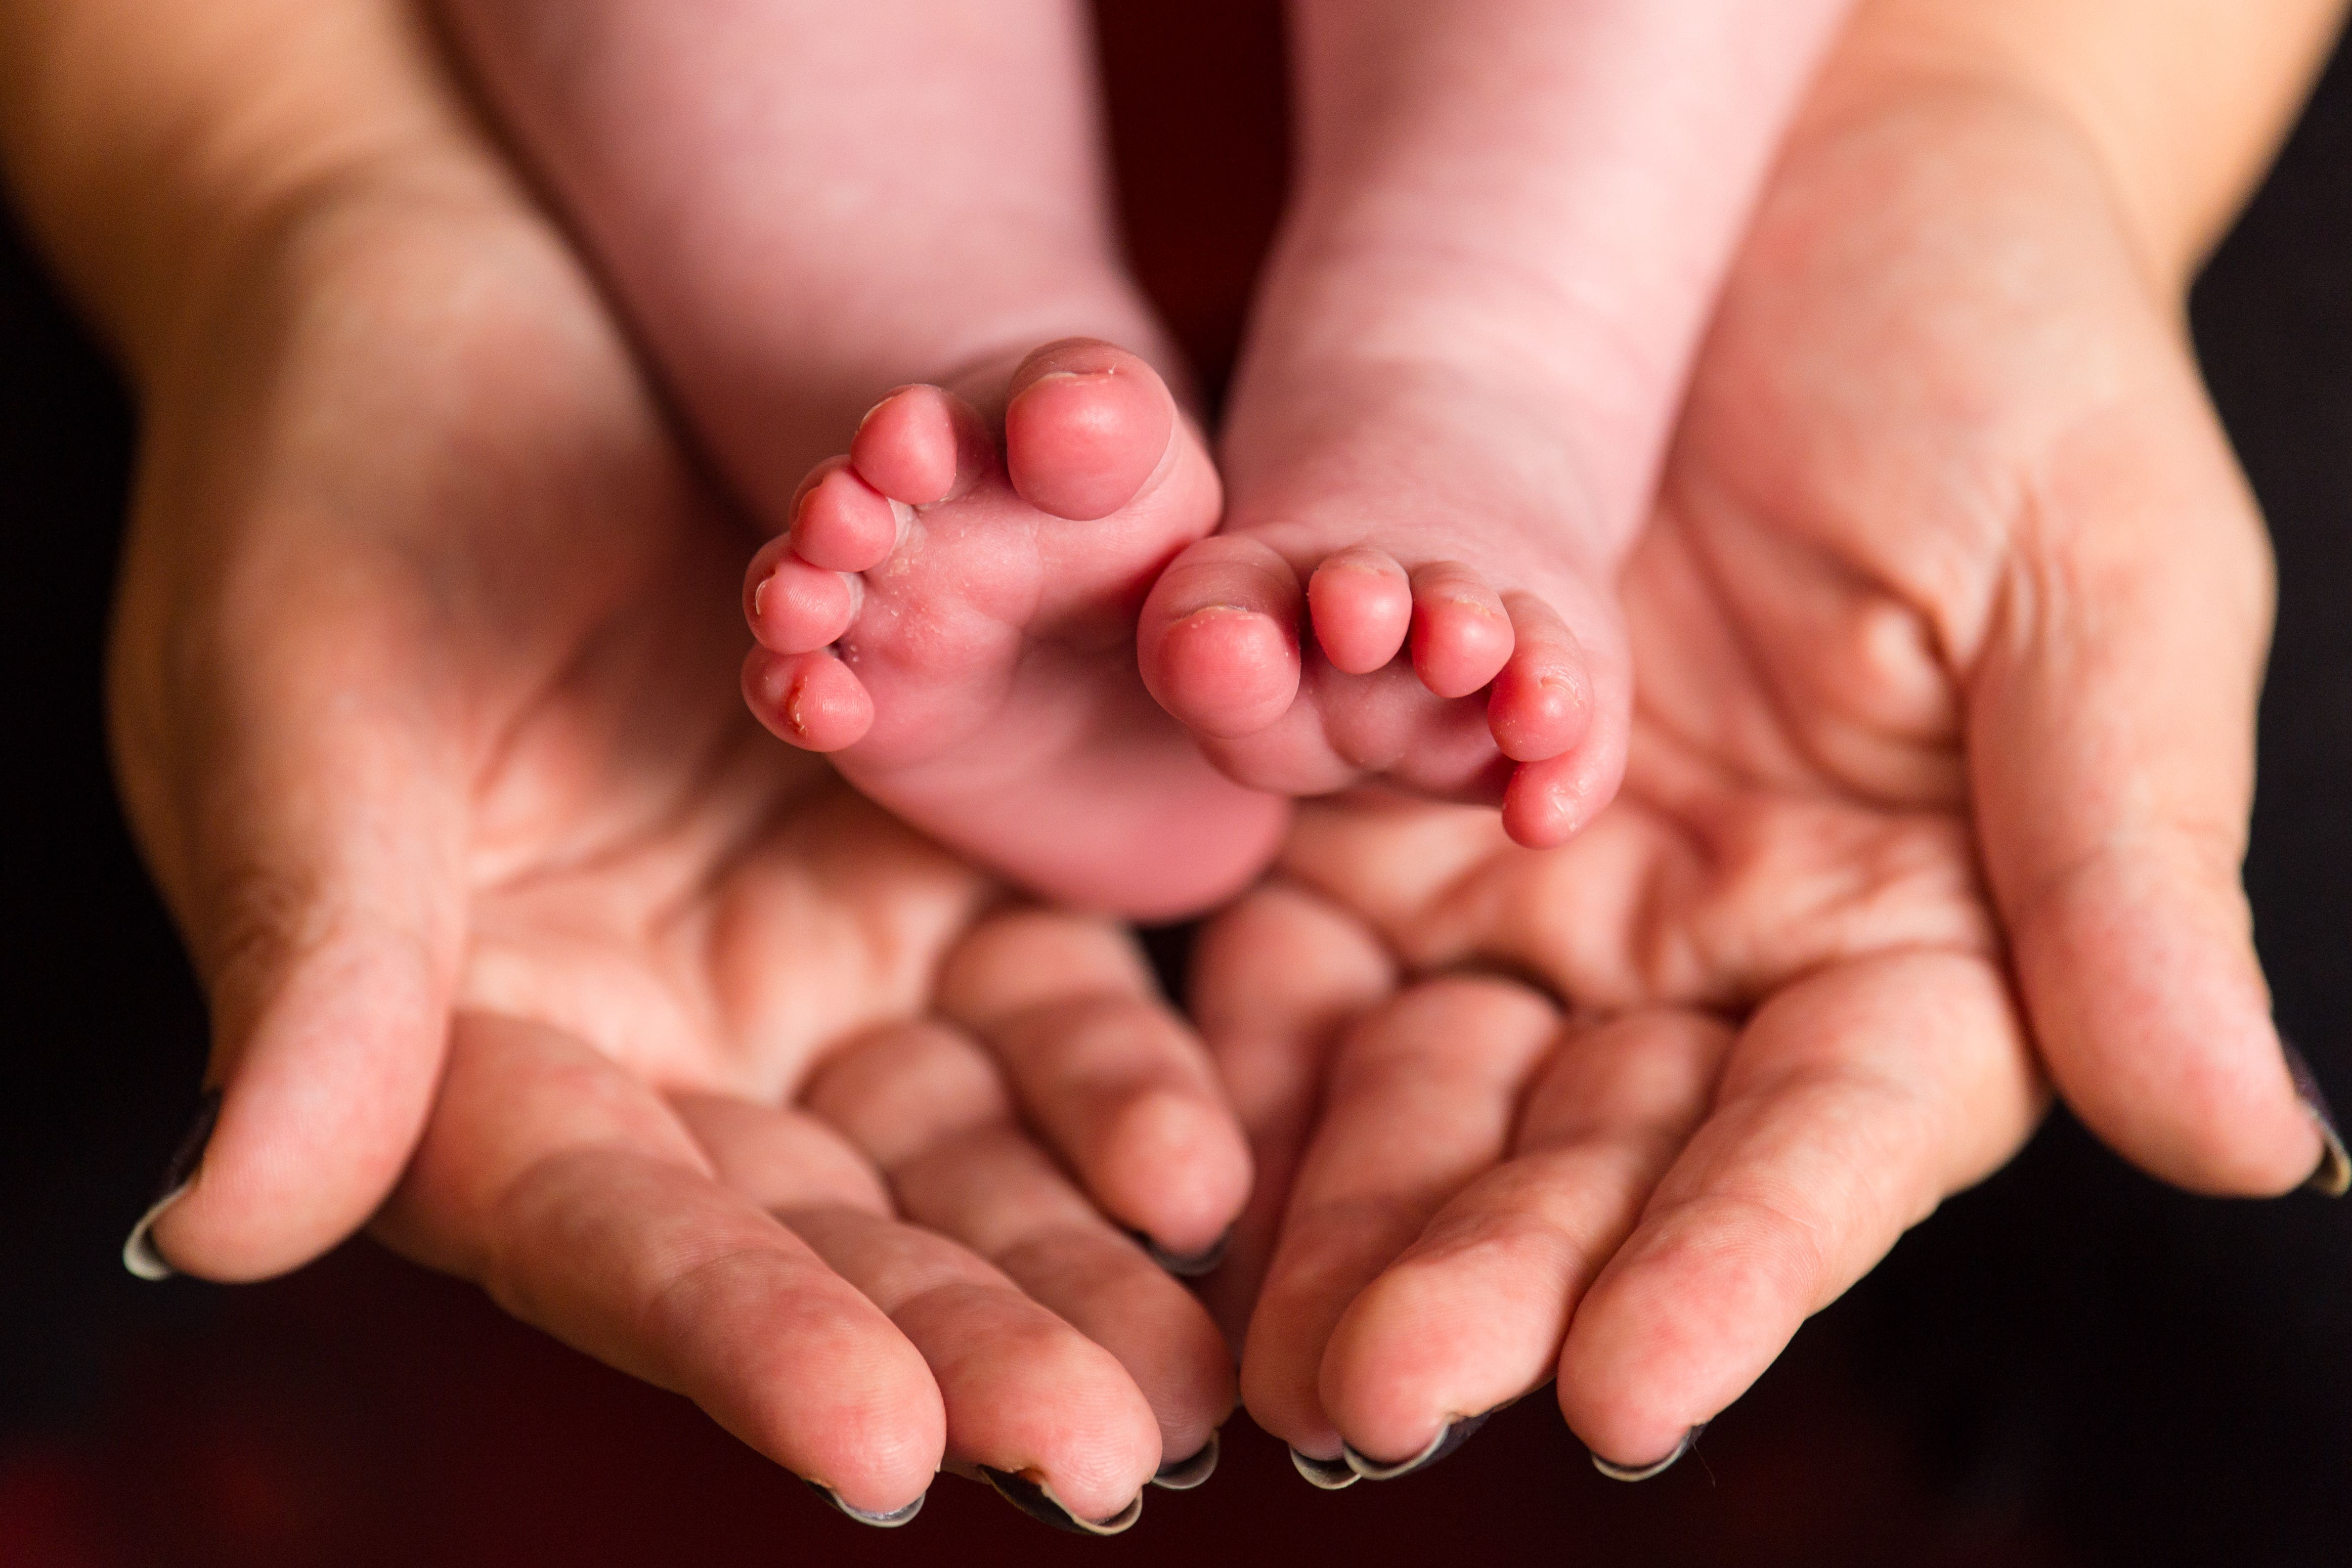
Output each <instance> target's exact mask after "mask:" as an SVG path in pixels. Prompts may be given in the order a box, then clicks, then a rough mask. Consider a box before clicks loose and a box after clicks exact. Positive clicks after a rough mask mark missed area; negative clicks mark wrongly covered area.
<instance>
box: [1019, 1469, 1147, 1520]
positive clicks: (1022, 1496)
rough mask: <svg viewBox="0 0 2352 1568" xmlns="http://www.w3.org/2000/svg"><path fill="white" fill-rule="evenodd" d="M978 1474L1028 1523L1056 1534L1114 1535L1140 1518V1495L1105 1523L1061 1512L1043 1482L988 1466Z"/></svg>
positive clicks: (1050, 1489) (1069, 1512)
mask: <svg viewBox="0 0 2352 1568" xmlns="http://www.w3.org/2000/svg"><path fill="white" fill-rule="evenodd" d="M980 1473H981V1474H982V1475H983V1476H986V1477H987V1478H988V1484H989V1485H990V1486H992V1487H994V1488H995V1489H996V1490H997V1492H998V1494H999V1495H1000V1496H1002V1497H1003V1499H1004V1500H1005V1501H1006V1502H1009V1503H1011V1504H1012V1505H1013V1507H1014V1508H1017V1509H1019V1510H1021V1511H1022V1512H1023V1513H1025V1514H1027V1515H1028V1516H1029V1517H1030V1518H1031V1519H1034V1520H1036V1521H1038V1522H1039V1523H1041V1524H1050V1525H1052V1526H1053V1527H1054V1528H1055V1530H1067V1531H1073V1532H1075V1533H1076V1534H1079V1535H1117V1534H1118V1533H1119V1532H1120V1531H1123V1530H1126V1529H1127V1528H1128V1527H1129V1526H1130V1525H1132V1524H1133V1523H1134V1522H1135V1521H1137V1520H1139V1519H1141V1518H1142V1517H1143V1494H1142V1493H1141V1492H1138V1493H1136V1494H1135V1500H1134V1501H1133V1502H1130V1503H1129V1504H1128V1505H1127V1506H1126V1507H1125V1508H1123V1509H1120V1510H1118V1512H1117V1513H1115V1514H1112V1515H1111V1516H1110V1517H1109V1518H1108V1519H1080V1518H1079V1517H1078V1516H1077V1515H1076V1514H1075V1513H1072V1512H1071V1511H1070V1510H1068V1509H1066V1508H1064V1507H1063V1506H1062V1500H1061V1499H1059V1498H1057V1497H1055V1495H1054V1489H1053V1488H1051V1487H1049V1486H1047V1485H1046V1484H1045V1482H1043V1481H1033V1480H1031V1479H1029V1478H1028V1477H1027V1476H1023V1475H1016V1474H1014V1473H1013V1471H1011V1470H1000V1469H997V1468H994V1467H992V1466H989V1465H982V1466H981V1467H980Z"/></svg>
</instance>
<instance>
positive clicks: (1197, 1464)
mask: <svg viewBox="0 0 2352 1568" xmlns="http://www.w3.org/2000/svg"><path fill="white" fill-rule="evenodd" d="M1217 1448H1218V1443H1217V1434H1215V1433H1214V1432H1212V1433H1210V1434H1209V1440H1208V1441H1207V1442H1205V1443H1203V1444H1202V1445H1201V1450H1200V1452H1199V1453H1196V1454H1194V1455H1193V1456H1192V1458H1189V1459H1171V1460H1170V1461H1169V1462H1168V1463H1166V1464H1164V1465H1162V1466H1160V1468H1158V1469H1156V1470H1154V1471H1152V1472H1151V1484H1152V1485H1153V1486H1155V1487H1162V1488H1165V1489H1168V1490H1169V1491H1171V1492H1189V1491H1191V1490H1192V1489H1193V1488H1194V1487H1197V1486H1199V1485H1200V1484H1201V1483H1202V1481H1205V1480H1207V1479H1209V1478H1210V1477H1211V1476H1213V1475H1214V1474H1216V1470H1217Z"/></svg>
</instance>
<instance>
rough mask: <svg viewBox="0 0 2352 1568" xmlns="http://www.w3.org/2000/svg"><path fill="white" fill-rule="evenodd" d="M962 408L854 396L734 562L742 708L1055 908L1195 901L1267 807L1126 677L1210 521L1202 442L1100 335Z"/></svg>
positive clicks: (1151, 910) (1253, 852)
mask: <svg viewBox="0 0 2352 1568" xmlns="http://www.w3.org/2000/svg"><path fill="white" fill-rule="evenodd" d="M989 401H990V403H991V405H992V406H991V407H990V408H989V409H988V410H987V411H986V412H984V411H983V409H982V406H980V405H975V403H973V402H971V401H969V400H967V399H966V398H964V397H963V396H961V395H958V394H957V393H955V392H952V391H949V390H947V389H944V388H941V387H939V386H929V385H919V386H908V387H901V388H900V389H898V391H896V392H894V393H892V394H891V395H889V396H888V397H887V398H885V399H884V400H883V401H882V402H881V403H880V404H878V405H876V406H875V408H874V409H873V411H872V412H871V413H869V414H868V415H867V416H866V419H865V421H864V422H863V423H862V424H861V426H859V428H858V432H857V436H856V440H855V441H853V442H852V443H851V447H850V450H849V452H848V454H847V455H846V456H845V457H841V458H834V459H831V460H829V461H827V462H825V463H824V464H822V465H820V466H819V467H818V468H817V469H816V470H815V472H814V473H812V474H811V475H810V476H809V478H808V479H807V481H806V482H805V483H804V484H803V487H802V489H801V492H800V494H799V496H798V497H797V499H796V500H795V501H794V504H793V521H792V527H791V531H790V532H789V533H787V534H785V535H783V536H782V537H780V538H778V539H776V540H773V541H772V542H770V543H769V544H768V545H767V547H766V548H764V549H762V550H761V552H760V553H759V554H758V555H757V556H756V557H755V558H754V559H753V561H752V563H751V571H750V573H749V574H748V576H747V578H746V582H745V601H744V607H745V611H746V614H747V615H748V616H749V617H750V620H751V629H752V633H753V635H754V636H755V637H757V639H758V642H759V646H758V647H756V648H754V649H753V650H752V652H751V656H750V658H748V660H747V661H746V662H745V665H744V668H743V690H744V695H745V697H746V699H747V700H749V701H750V703H751V708H752V710H753V711H754V712H755V713H757V714H758V715H759V716H760V718H761V721H762V722H763V723H765V724H766V725H767V726H768V727H769V728H770V729H771V730H772V731H775V732H776V733H777V734H778V735H780V736H782V738H783V739H785V740H787V741H790V742H793V744H795V745H798V746H803V747H805V748H807V749H809V750H812V751H819V752H830V753H832V755H833V758H834V761H835V763H836V765H838V766H839V768H840V769H841V771H842V773H844V774H845V775H846V776H847V777H848V778H849V779H850V780H851V781H852V782H854V783H855V784H857V786H858V787H859V788H860V789H861V790H863V791H864V792H865V793H866V795H869V796H871V797H872V798H874V799H875V800H877V801H879V802H880V803H881V804H883V805H887V806H888V807H889V808H890V809H891V810H892V811H895V812H897V813H898V814H899V815H900V816H904V817H905V818H906V819H907V820H908V821H909V822H912V823H915V824H917V825H918V826H921V827H922V828H924V829H925V830H926V831H928V832H929V833H931V834H933V835H934V836H936V837H939V838H940V839H942V840H943V841H945V842H947V843H950V844H952V845H954V846H955V847H958V848H961V849H962V850H964V851H966V852H967V853H969V854H971V855H973V856H975V857H976V858H980V859H982V860H983V861H985V862H987V863H988V864H990V865H992V866H993V867H995V868H997V869H999V870H1002V871H1003V872H1005V873H1007V874H1009V875H1011V876H1013V877H1014V878H1016V879H1019V880H1021V881H1023V882H1025V883H1027V884H1028V885H1029V886H1031V887H1033V888H1034V889H1038V890H1039V891H1041V892H1044V893H1045V894H1047V895H1049V896H1052V897H1054V898H1056V899H1060V900H1066V901H1070V902H1075V903H1078V904H1082V905H1087V906H1092V907H1095V908H1101V909H1108V910H1118V911H1119V912H1121V913H1126V914H1130V915H1138V916H1167V915H1172V914H1175V913H1179V912H1181V911H1183V910H1191V909H1197V908H1201V907H1203V906H1205V905H1207V904H1210V903H1213V902H1214V901H1215V900H1218V899H1220V898H1222V897H1223V896H1224V895H1226V894H1229V893H1231V892H1232V891H1234V889H1237V888H1238V887H1240V886H1241V885H1242V884H1243V883H1244V882H1245V881H1246V880H1247V879H1249V878H1250V877H1252V876H1253V875H1255V873H1256V871H1257V870H1258V868H1260V867H1261V866H1263V865H1264V864H1265V861H1266V860H1267V859H1268V858H1270V857H1271V856H1272V855H1273V853H1274V849H1275V846H1276V842H1277V841H1278V839H1279V837H1280V836H1281V832H1282V827H1283V824H1284V821H1285V819H1286V807H1285V805H1284V803H1283V802H1281V801H1280V800H1278V799H1276V798H1275V797H1274V796H1271V795H1264V794H1260V793H1258V792H1257V791H1256V790H1254V789H1251V788H1248V787H1245V786H1244V785H1243V784H1236V783H1234V782H1233V781H1231V780H1230V779H1228V778H1226V777H1224V776H1223V775H1222V774H1220V773H1218V772H1217V771H1216V770H1215V769H1214V768H1213V767H1212V766H1211V765H1210V764H1209V763H1208V762H1206V761H1205V760H1204V759H1203V758H1202V756H1201V755H1200V754H1199V752H1197V751H1196V750H1195V748H1194V747H1193V746H1192V742H1191V741H1190V739H1189V738H1188V737H1187V736H1186V734H1185V733H1184V731H1183V730H1182V729H1181V727H1180V726H1179V725H1177V724H1176V723H1175V722H1174V721H1171V719H1170V718H1169V717H1168V715H1167V714H1165V713H1163V712H1162V711H1160V709H1159V708H1157V707H1156V706H1155V705H1154V704H1153V703H1152V701H1151V699H1150V696H1149V695H1148V694H1147V693H1146V692H1145V690H1144V689H1143V686H1142V683H1141V682H1140V680H1139V679H1138V677H1137V674H1136V660H1135V657H1134V652H1133V637H1134V626H1135V621H1136V613H1137V609H1138V607H1139V605H1140V604H1141V602H1142V600H1143V597H1144V595H1145V593H1146V592H1147V591H1148V590H1149V589H1150V585H1151V583H1152V581H1153V579H1154V578H1155V577H1157V576H1158V575H1159V574H1160V571H1161V569H1162V568H1163V567H1165V566H1166V564H1167V563H1168V562H1169V561H1170V560H1171V558H1172V557H1174V556H1175V555H1176V554H1177V552H1180V551H1181V550H1182V549H1183V548H1184V547H1185V546H1186V545H1188V544H1191V543H1192V542H1195V541H1197V540H1199V539H1200V538H1201V537H1202V535H1204V534H1206V533H1207V532H1208V531H1209V530H1210V529H1211V528H1213V526H1214V525H1215V522H1216V519H1217V513H1218V508H1219V504H1220V500H1221V492H1220V489H1219V487H1218V482H1217V477H1216V473H1215V470H1214V468H1212V466H1211V465H1210V462H1209V458H1208V453H1207V450H1206V449H1205V447H1204V446H1203V445H1202V440H1201V437H1200V433H1199V431H1198V430H1197V428H1196V427H1195V426H1193V424H1192V420H1191V419H1190V418H1188V417H1187V416H1185V415H1184V414H1183V413H1182V411H1181V410H1180V409H1179V408H1178V407H1177V405H1176V401H1175V399H1174V397H1173V396H1172V395H1171V394H1170V392H1169V390H1168V387H1167V385H1166V384H1165V383H1164V382H1162V381H1161V380H1160V376H1159V375H1158V374H1155V373H1154V372H1153V371H1152V369H1151V368H1150V365H1148V364H1146V363H1144V362H1143V361H1142V360H1141V359H1139V358H1138V357H1137V356H1136V355H1134V354H1131V353H1127V352H1126V351H1125V350H1122V349H1118V348H1115V347H1113V346H1112V345H1110V344H1108V343H1103V342H1094V341H1091V340H1085V339H1070V340H1066V341H1064V342H1056V343H1051V344H1048V345H1046V346H1045V347H1044V348H1041V349H1038V350H1037V351H1035V352H1034V353H1031V354H1030V355H1029V356H1028V357H1027V358H1026V359H1024V360H1023V361H1022V362H1021V363H1020V364H1019V365H1018V366H1017V367H1016V368H1015V369H1014V370H1013V373H1012V374H1011V376H1010V377H1009V378H1008V379H1007V380H1006V381H1004V382H1003V383H1002V384H1001V385H1000V386H999V387H998V388H996V389H994V391H993V394H992V397H991V398H990V400H989Z"/></svg>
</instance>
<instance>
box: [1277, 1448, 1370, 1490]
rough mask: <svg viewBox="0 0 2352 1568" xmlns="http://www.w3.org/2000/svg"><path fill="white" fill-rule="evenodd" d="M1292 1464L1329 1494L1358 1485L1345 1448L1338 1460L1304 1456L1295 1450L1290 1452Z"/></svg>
mask: <svg viewBox="0 0 2352 1568" xmlns="http://www.w3.org/2000/svg"><path fill="white" fill-rule="evenodd" d="M1290 1463H1291V1467H1292V1468H1294V1469H1296V1470H1297V1472H1298V1473H1299V1474H1300V1475H1302V1476H1305V1477H1306V1478H1307V1480H1308V1481H1310V1482H1312V1483H1313V1484H1314V1485H1316V1486H1318V1487H1321V1488H1322V1489H1324V1490H1325V1491H1327V1492H1339V1491H1346V1490H1347V1489H1349V1487H1352V1486H1354V1485H1355V1484H1356V1472H1355V1470H1354V1468H1351V1467H1350V1466H1349V1463H1348V1459H1347V1455H1346V1453H1345V1452H1344V1446H1343V1451H1342V1453H1341V1454H1340V1457H1339V1458H1336V1459H1318V1458H1315V1457H1314V1456H1313V1455H1312V1454H1302V1453H1300V1452H1299V1451H1298V1450H1297V1449H1296V1448H1293V1449H1291V1450H1290Z"/></svg>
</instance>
